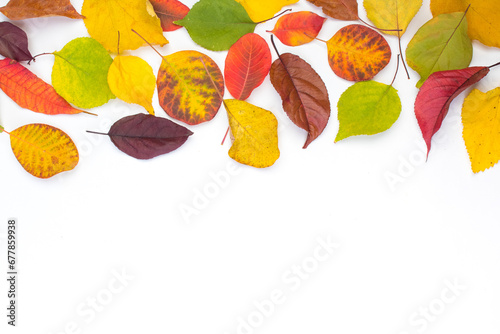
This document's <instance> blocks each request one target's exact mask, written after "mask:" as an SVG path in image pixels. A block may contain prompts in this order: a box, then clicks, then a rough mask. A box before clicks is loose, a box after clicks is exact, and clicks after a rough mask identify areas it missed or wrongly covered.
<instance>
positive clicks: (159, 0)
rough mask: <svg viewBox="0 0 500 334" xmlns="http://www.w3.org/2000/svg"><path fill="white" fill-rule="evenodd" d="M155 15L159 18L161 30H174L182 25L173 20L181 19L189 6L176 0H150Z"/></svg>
mask: <svg viewBox="0 0 500 334" xmlns="http://www.w3.org/2000/svg"><path fill="white" fill-rule="evenodd" d="M150 2H151V4H152V5H153V8H154V10H155V12H156V15H158V17H159V18H160V21H161V27H162V29H163V31H174V30H177V29H179V28H182V26H180V25H177V24H174V21H178V20H182V19H183V18H184V16H186V15H187V13H188V12H189V7H188V6H186V5H184V4H183V3H182V2H180V1H178V0H150Z"/></svg>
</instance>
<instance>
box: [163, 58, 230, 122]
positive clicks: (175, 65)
mask: <svg viewBox="0 0 500 334" xmlns="http://www.w3.org/2000/svg"><path fill="white" fill-rule="evenodd" d="M163 59H164V60H163V62H162V63H161V66H160V69H159V71H158V76H157V79H156V84H157V86H158V98H159V100H160V106H161V107H162V108H163V110H165V112H166V113H167V114H168V115H169V116H170V117H173V118H175V119H177V120H179V121H182V122H184V123H187V124H189V125H194V124H199V123H202V122H207V121H209V120H211V119H212V118H213V117H215V115H216V114H217V112H218V111H219V108H220V106H221V104H222V98H221V96H220V92H223V91H224V78H223V76H222V73H221V71H220V69H219V67H218V66H217V64H216V63H215V62H214V61H213V59H212V58H210V57H209V56H207V55H205V54H203V53H200V52H198V51H179V52H176V53H173V54H171V55H168V56H166V57H163ZM205 68H206V69H205ZM207 71H208V73H207ZM214 84H215V86H214Z"/></svg>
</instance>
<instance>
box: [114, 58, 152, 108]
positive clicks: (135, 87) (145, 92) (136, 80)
mask: <svg viewBox="0 0 500 334" xmlns="http://www.w3.org/2000/svg"><path fill="white" fill-rule="evenodd" d="M108 84H109V88H110V89H111V91H112V92H113V94H115V95H116V97H118V98H119V99H121V100H123V101H125V102H128V103H135V104H138V105H140V106H143V107H144V108H145V109H146V110H147V111H148V112H149V113H150V114H151V115H154V113H155V111H154V109H153V105H152V104H151V101H152V100H153V94H154V91H155V87H156V77H155V75H154V73H153V69H152V68H151V66H149V64H148V63H147V62H145V61H144V60H142V59H141V58H139V57H135V56H116V57H115V59H114V60H113V63H112V64H111V66H110V67H109V71H108Z"/></svg>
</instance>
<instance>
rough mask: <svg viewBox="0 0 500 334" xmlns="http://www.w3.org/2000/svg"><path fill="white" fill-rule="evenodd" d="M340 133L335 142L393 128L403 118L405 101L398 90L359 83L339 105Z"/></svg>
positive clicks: (379, 84) (345, 95)
mask: <svg viewBox="0 0 500 334" xmlns="http://www.w3.org/2000/svg"><path fill="white" fill-rule="evenodd" d="M337 107H338V110H339V112H338V119H339V132H338V134H337V137H336V138H335V142H338V141H339V140H342V139H345V138H347V137H350V136H357V135H373V134H377V133H380V132H383V131H385V130H387V129H389V128H390V127H391V126H392V125H393V124H394V122H396V120H397V119H398V118H399V114H400V113H401V100H400V99H399V95H398V91H397V90H396V89H394V87H392V86H389V85H386V84H383V83H379V82H375V81H365V82H357V83H355V84H354V85H352V86H351V87H349V88H348V89H347V90H346V91H345V92H344V93H343V94H342V95H341V96H340V99H339V102H338V105H337Z"/></svg>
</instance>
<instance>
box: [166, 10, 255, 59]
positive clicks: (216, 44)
mask: <svg viewBox="0 0 500 334" xmlns="http://www.w3.org/2000/svg"><path fill="white" fill-rule="evenodd" d="M174 23H175V24H179V25H181V26H184V27H186V29H187V31H188V32H189V35H190V36H191V38H192V39H193V41H194V42H195V43H197V44H198V45H200V46H202V47H204V48H206V49H208V50H213V51H223V50H228V49H229V48H230V47H231V45H233V44H234V43H236V41H237V40H238V39H240V37H242V36H243V35H245V34H248V33H251V32H253V31H254V29H255V26H256V25H257V24H256V23H255V22H253V21H252V20H251V19H250V17H249V16H248V14H247V12H246V11H245V8H243V6H242V5H240V4H239V3H237V2H236V1H234V0H200V1H198V2H197V3H195V4H194V6H193V8H191V10H190V11H189V13H188V14H187V15H186V17H184V18H183V19H182V20H180V21H175V22H174Z"/></svg>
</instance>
